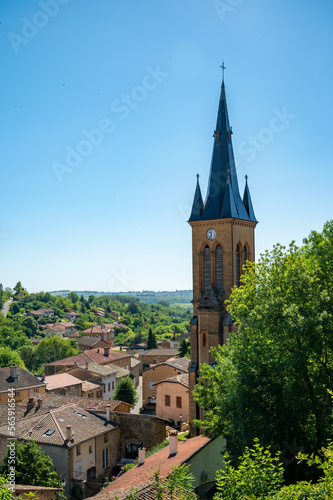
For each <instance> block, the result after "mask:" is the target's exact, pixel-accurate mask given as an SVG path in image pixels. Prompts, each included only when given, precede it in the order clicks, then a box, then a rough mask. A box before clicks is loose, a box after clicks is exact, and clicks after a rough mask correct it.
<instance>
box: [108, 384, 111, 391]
mask: <svg viewBox="0 0 333 500" xmlns="http://www.w3.org/2000/svg"><path fill="white" fill-rule="evenodd" d="M110 390H111V384H110V382H109V383H108V391H110Z"/></svg>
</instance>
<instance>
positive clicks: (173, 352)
mask: <svg viewBox="0 0 333 500" xmlns="http://www.w3.org/2000/svg"><path fill="white" fill-rule="evenodd" d="M177 354H178V349H170V348H169V347H166V348H161V349H150V350H149V351H144V352H143V353H140V356H167V355H170V358H171V357H174V356H177Z"/></svg>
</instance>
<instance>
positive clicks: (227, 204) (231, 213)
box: [219, 170, 238, 219]
mask: <svg viewBox="0 0 333 500" xmlns="http://www.w3.org/2000/svg"><path fill="white" fill-rule="evenodd" d="M230 217H232V218H236V219H237V218H238V213H237V209H236V203H235V200H234V193H233V191H232V187H231V180H230V170H228V172H227V186H226V188H225V190H224V196H223V203H222V210H221V214H220V217H219V218H220V219H227V218H230Z"/></svg>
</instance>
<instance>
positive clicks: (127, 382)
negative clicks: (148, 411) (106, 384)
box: [113, 377, 138, 405]
mask: <svg viewBox="0 0 333 500" xmlns="http://www.w3.org/2000/svg"><path fill="white" fill-rule="evenodd" d="M113 399H114V401H124V402H125V403H129V404H130V405H135V403H137V401H138V396H137V391H136V388H135V386H134V383H133V380H132V379H131V378H130V377H124V378H121V379H120V380H119V382H118V383H117V386H116V390H115V392H114V395H113Z"/></svg>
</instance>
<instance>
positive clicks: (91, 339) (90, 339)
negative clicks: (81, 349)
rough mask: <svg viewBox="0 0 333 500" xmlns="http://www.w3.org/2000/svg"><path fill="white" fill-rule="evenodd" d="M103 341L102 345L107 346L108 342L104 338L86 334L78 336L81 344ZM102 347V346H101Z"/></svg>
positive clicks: (86, 344)
mask: <svg viewBox="0 0 333 500" xmlns="http://www.w3.org/2000/svg"><path fill="white" fill-rule="evenodd" d="M101 342H102V343H103V347H108V343H107V342H105V340H102V339H100V338H96V337H88V336H84V337H80V338H79V340H78V343H79V344H80V345H83V346H88V345H89V346H94V345H95V344H97V343H101ZM101 348H102V346H101Z"/></svg>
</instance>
